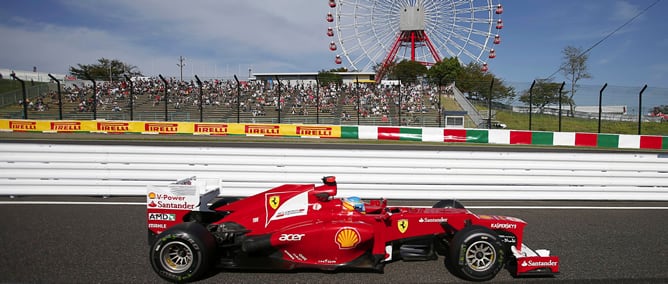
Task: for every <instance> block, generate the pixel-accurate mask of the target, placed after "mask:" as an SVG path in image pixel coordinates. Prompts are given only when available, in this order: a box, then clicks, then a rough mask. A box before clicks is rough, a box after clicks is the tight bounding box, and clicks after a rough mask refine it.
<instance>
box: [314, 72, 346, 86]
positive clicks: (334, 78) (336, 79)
mask: <svg viewBox="0 0 668 284" xmlns="http://www.w3.org/2000/svg"><path fill="white" fill-rule="evenodd" d="M332 70H335V69H332ZM332 70H330V71H325V70H321V71H320V72H318V82H320V85H321V86H326V85H329V84H330V83H335V84H337V85H340V84H341V83H343V78H342V77H341V75H339V74H336V73H334V72H340V71H332Z"/></svg>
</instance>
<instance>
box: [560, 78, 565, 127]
mask: <svg viewBox="0 0 668 284" xmlns="http://www.w3.org/2000/svg"><path fill="white" fill-rule="evenodd" d="M564 85H566V81H563V82H561V87H559V132H561V92H562V91H563V90H564Z"/></svg>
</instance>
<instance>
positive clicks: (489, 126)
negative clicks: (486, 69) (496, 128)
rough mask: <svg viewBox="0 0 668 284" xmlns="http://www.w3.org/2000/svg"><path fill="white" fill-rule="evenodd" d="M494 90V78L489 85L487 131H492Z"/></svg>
mask: <svg viewBox="0 0 668 284" xmlns="http://www.w3.org/2000/svg"><path fill="white" fill-rule="evenodd" d="M493 89H494V78H492V82H491V83H490V84H489V98H488V99H487V129H492V91H493Z"/></svg>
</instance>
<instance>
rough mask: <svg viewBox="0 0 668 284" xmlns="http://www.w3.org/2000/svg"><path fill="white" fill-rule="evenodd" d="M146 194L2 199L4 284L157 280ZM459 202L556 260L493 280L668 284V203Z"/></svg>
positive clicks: (220, 274) (441, 277) (268, 279)
mask: <svg viewBox="0 0 668 284" xmlns="http://www.w3.org/2000/svg"><path fill="white" fill-rule="evenodd" d="M5 138H6V137H5ZM14 138H15V137H14ZM10 140H12V139H10ZM49 140H50V142H49V143H55V142H54V141H55V140H54V139H49ZM2 141H7V139H5V140H2V139H0V143H2ZM12 142H16V141H12ZM79 142H81V143H86V142H82V141H81V140H79ZM28 143H35V141H31V142H28ZM115 143H117V142H115ZM136 143H149V142H136ZM197 143H199V142H197ZM223 144H224V143H223ZM243 144H246V143H243ZM200 146H201V145H200ZM460 150H461V149H460ZM144 201H145V199H144V198H142V197H112V198H106V199H103V198H99V197H40V196H32V197H20V196H19V197H15V198H10V197H6V196H2V197H0V216H1V217H0V218H1V219H0V283H163V282H164V281H162V280H161V279H160V278H159V277H158V276H157V275H156V274H155V273H154V272H153V271H152V269H151V265H150V263H149V259H148V245H147V236H146V230H147V229H146V213H145V212H146V211H145V210H146V208H145V206H144V205H143V203H144ZM395 202H397V203H395V204H398V203H400V201H395ZM403 203H404V204H402V205H421V206H425V205H429V204H433V202H431V201H425V202H418V201H405V202H403ZM463 203H464V204H465V205H466V206H467V207H469V209H470V210H471V211H473V212H475V213H480V214H499V215H508V216H514V217H518V218H521V219H524V220H525V221H527V222H528V226H527V228H526V230H525V231H526V232H525V243H527V244H528V245H529V246H530V247H532V248H534V249H538V248H547V249H550V250H551V251H552V253H553V254H555V255H558V256H559V257H560V261H561V274H559V275H558V276H556V277H554V278H528V279H526V278H522V279H514V278H512V277H511V276H510V274H509V273H508V272H507V271H505V270H503V271H501V272H500V273H499V274H498V275H497V277H496V278H495V279H494V280H493V281H492V282H493V283H503V282H513V283H546V282H547V283H549V282H560V283H613V282H616V283H668V244H667V240H668V238H667V237H666V236H667V235H668V221H667V220H668V202H584V201H582V202H577V201H568V202H564V201H536V202H509V201H505V202H495V201H468V202H467V201H464V202H463ZM200 282H201V283H272V284H274V283H462V282H463V281H461V280H459V279H457V278H455V277H454V276H452V275H450V274H449V272H447V270H446V269H445V267H444V265H443V258H440V259H439V260H438V261H428V262H395V263H391V264H388V265H387V266H386V267H385V273H383V274H379V273H373V272H368V273H367V272H337V273H331V272H319V271H296V272H269V271H217V272H216V273H214V274H213V275H211V276H210V277H209V278H206V279H204V280H202V281H200Z"/></svg>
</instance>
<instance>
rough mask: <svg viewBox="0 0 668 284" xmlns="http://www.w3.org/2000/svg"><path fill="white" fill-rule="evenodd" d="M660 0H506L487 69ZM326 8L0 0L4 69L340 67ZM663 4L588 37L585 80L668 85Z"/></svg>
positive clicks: (515, 76)
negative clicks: (107, 61)
mask: <svg viewBox="0 0 668 284" xmlns="http://www.w3.org/2000/svg"><path fill="white" fill-rule="evenodd" d="M655 1H656V0H634V1H621V0H588V1H581V0H560V1H547V0H506V1H502V3H503V5H504V8H505V11H504V14H503V16H502V18H503V21H504V24H505V27H504V29H503V30H502V32H501V36H502V40H503V41H502V44H501V45H499V46H498V47H497V48H496V51H497V57H496V58H495V59H493V60H490V61H489V64H490V71H491V72H493V73H494V74H495V75H497V76H498V77H500V78H502V79H503V80H504V81H507V82H520V83H521V82H527V83H530V82H531V81H532V80H534V79H536V78H543V77H546V76H548V75H551V74H552V73H554V72H555V71H556V70H557V68H558V66H559V65H560V64H561V62H562V54H561V51H562V50H563V48H564V47H566V46H567V45H572V46H575V47H580V48H583V49H586V48H588V47H590V46H591V45H593V44H594V43H596V42H597V41H599V40H600V39H602V38H603V37H604V36H605V35H607V34H608V33H609V32H611V31H613V30H614V29H616V28H617V27H619V26H620V25H622V24H623V23H624V22H626V21H627V20H628V19H630V18H632V17H633V16H634V15H636V14H637V13H638V12H639V11H641V10H643V9H644V8H646V7H647V6H649V5H650V4H652V3H654V2H655ZM328 11H329V7H328V5H327V1H325V0H253V1H231V0H210V1H172V0H167V1H162V0H150V1H148V0H113V1H110V0H99V1H81V0H22V1H3V3H2V8H1V9H0V34H1V35H2V38H3V43H1V44H0V68H8V69H16V70H32V67H33V66H37V68H38V70H39V71H40V72H49V73H59V74H63V73H67V70H68V68H69V66H76V64H79V63H80V64H93V63H96V61H97V59H99V58H102V57H104V58H111V59H119V60H121V61H123V62H126V63H130V64H132V65H136V66H138V67H139V69H140V70H141V71H142V72H143V73H144V74H146V75H157V74H163V75H164V76H178V74H179V68H178V67H177V66H176V64H177V63H178V58H179V56H184V57H185V58H186V67H185V68H184V76H185V75H190V74H197V75H199V76H200V77H203V78H208V77H214V76H216V77H231V76H232V75H234V74H238V75H240V77H242V78H244V77H245V76H246V75H247V74H248V69H249V68H250V69H252V71H253V72H314V71H318V70H321V69H331V68H337V67H339V66H338V65H335V64H334V63H333V56H332V53H331V52H330V51H329V50H328V49H327V47H328V43H329V41H330V39H328V38H327V37H326V36H325V30H326V28H327V27H328V26H329V24H328V23H326V22H325V20H324V19H325V15H326V13H327V12H328ZM666 12H668V1H659V2H658V3H657V4H656V5H655V6H654V7H653V8H651V9H650V10H649V11H647V12H646V13H644V14H643V15H642V16H640V17H639V18H637V19H636V20H635V21H634V22H632V23H631V24H629V25H628V26H626V27H625V28H623V29H621V30H620V31H618V32H617V33H616V34H615V35H613V36H612V37H610V38H608V39H607V40H606V41H604V42H603V43H601V44H600V45H598V46H597V47H596V48H594V49H593V50H592V51H591V53H590V54H589V61H588V63H589V72H590V73H591V74H592V75H593V78H592V79H588V80H584V81H582V82H581V83H582V84H591V85H598V86H600V85H602V84H603V83H606V82H607V83H609V84H611V85H618V86H630V87H636V86H637V87H642V85H644V84H648V85H650V86H651V87H659V88H668V59H667V58H668V55H667V54H666V51H667V50H668V36H666V35H668V31H667V30H666V27H668V20H666V18H665V17H666ZM555 78H556V80H557V81H561V80H564V78H563V76H561V75H560V74H557V76H556V77H555ZM665 100H666V101H667V102H666V103H668V96H666V99H665Z"/></svg>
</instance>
